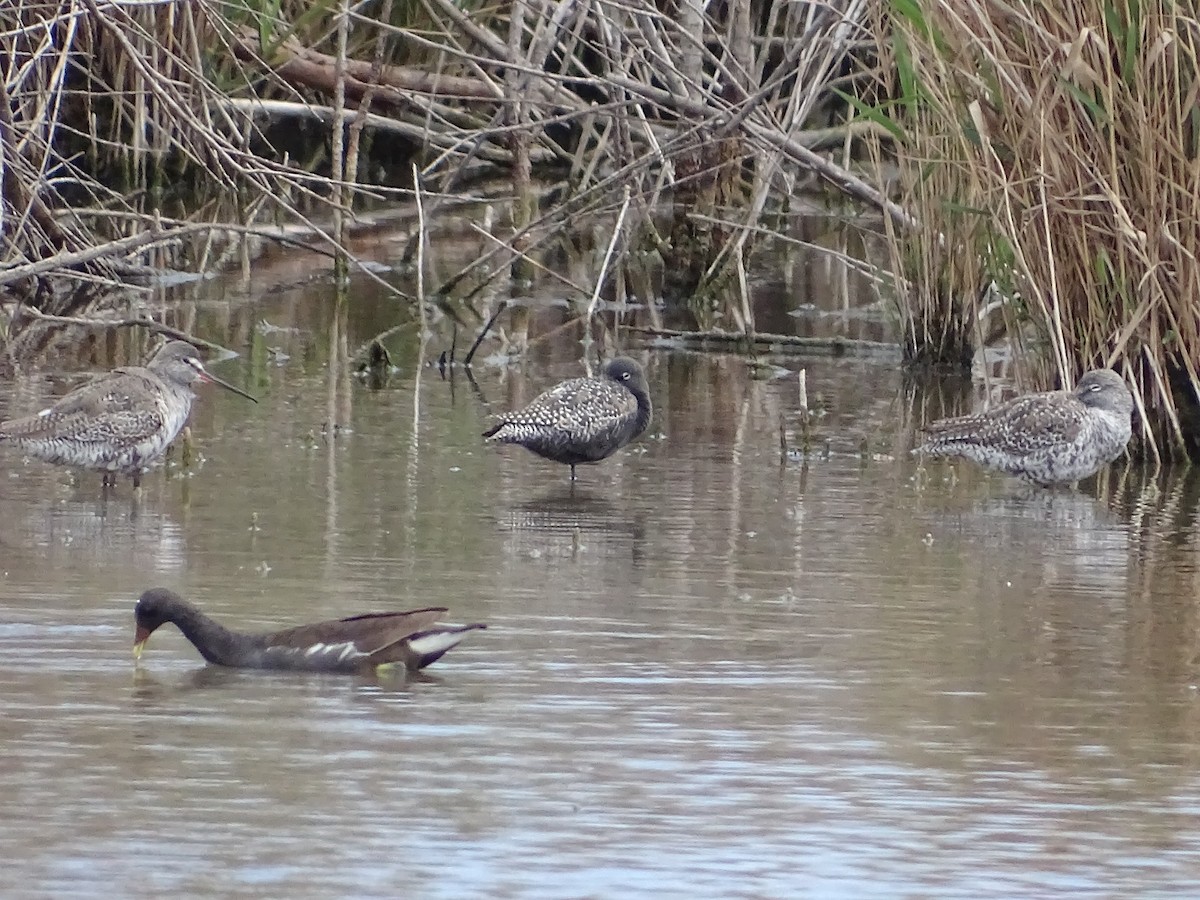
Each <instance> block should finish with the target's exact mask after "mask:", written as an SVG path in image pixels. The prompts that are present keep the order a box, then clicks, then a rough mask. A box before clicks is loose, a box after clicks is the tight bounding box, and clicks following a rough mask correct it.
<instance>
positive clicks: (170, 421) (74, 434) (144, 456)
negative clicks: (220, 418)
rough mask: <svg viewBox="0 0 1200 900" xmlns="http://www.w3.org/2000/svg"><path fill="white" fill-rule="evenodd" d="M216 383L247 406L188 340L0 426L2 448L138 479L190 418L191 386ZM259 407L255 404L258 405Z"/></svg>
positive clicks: (111, 477)
mask: <svg viewBox="0 0 1200 900" xmlns="http://www.w3.org/2000/svg"><path fill="white" fill-rule="evenodd" d="M196 382H211V383H212V384H219V385H220V386H221V387H223V388H225V389H226V390H229V391H233V393H235V394H240V395H241V396H243V397H246V398H248V399H250V400H254V398H253V397H251V396H250V395H249V394H247V393H246V392H245V391H243V390H242V389H241V388H238V387H234V386H233V385H232V384H229V383H228V382H225V381H222V380H221V379H220V378H217V377H216V376H215V375H213V374H211V373H210V372H208V371H207V370H205V368H204V364H203V363H202V362H201V361H200V355H199V352H198V351H197V350H196V348H195V347H193V346H192V345H191V344H189V343H187V342H185V341H168V342H167V343H165V344H163V345H162V347H160V348H159V350H158V352H157V353H155V354H154V357H153V358H152V359H151V360H150V362H148V363H147V364H146V365H145V366H123V367H122V368H119V369H113V370H112V371H111V372H109V373H107V374H105V375H101V376H99V377H97V378H94V379H92V380H91V381H89V382H88V383H87V384H85V385H82V386H81V387H78V388H76V389H75V390H73V391H71V392H70V393H69V394H67V395H66V396H65V397H63V398H62V399H61V400H59V401H58V402H57V403H55V404H54V405H53V406H51V407H50V408H49V409H44V410H42V411H41V412H40V413H37V414H36V415H32V416H26V417H24V418H20V419H10V420H9V421H7V422H3V423H0V443H8V444H11V445H12V446H14V447H16V448H18V449H19V450H22V451H24V452H25V453H28V454H29V455H30V456H34V457H36V458H38V459H40V460H43V461H44V462H48V463H55V464H58V465H64V466H76V467H78V468H81V469H92V470H96V471H100V472H103V473H104V484H105V486H108V485H110V484H112V483H113V482H114V481H115V480H116V475H117V474H122V475H128V476H130V477H132V478H133V486H134V487H135V488H136V487H140V486H141V483H142V474H143V473H144V472H145V471H146V470H147V469H148V468H149V467H150V466H152V465H154V464H155V463H157V462H158V461H159V460H161V459H162V456H163V454H164V453H165V452H166V450H167V446H168V445H169V444H170V443H171V441H173V440H175V436H176V435H178V434H179V432H180V430H181V429H182V428H183V426H184V423H186V422H187V418H188V415H189V414H190V413H191V411H192V400H194V399H195V395H194V394H193V393H192V385H193V384H195V383H196ZM255 402H257V401H255Z"/></svg>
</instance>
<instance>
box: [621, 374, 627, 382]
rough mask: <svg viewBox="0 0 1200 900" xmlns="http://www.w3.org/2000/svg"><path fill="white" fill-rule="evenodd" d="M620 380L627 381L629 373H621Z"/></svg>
mask: <svg viewBox="0 0 1200 900" xmlns="http://www.w3.org/2000/svg"><path fill="white" fill-rule="evenodd" d="M621 378H622V380H624V381H628V380H629V373H628V372H622V373H621Z"/></svg>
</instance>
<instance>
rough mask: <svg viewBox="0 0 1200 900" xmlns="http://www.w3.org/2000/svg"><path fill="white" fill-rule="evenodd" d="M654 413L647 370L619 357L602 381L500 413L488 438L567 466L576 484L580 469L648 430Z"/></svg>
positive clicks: (566, 387)
mask: <svg viewBox="0 0 1200 900" xmlns="http://www.w3.org/2000/svg"><path fill="white" fill-rule="evenodd" d="M651 414H652V407H651V404H650V390H649V387H648V386H647V384H646V375H645V373H644V372H643V371H642V367H641V366H640V365H638V363H637V362H636V361H635V360H632V359H630V358H629V357H626V356H618V357H617V358H616V359H612V360H610V361H609V362H607V363H606V364H605V365H604V369H603V370H602V372H601V374H600V376H599V377H596V378H572V379H571V380H569V381H564V382H562V383H561V384H559V385H556V386H555V387H552V388H551V389H550V390H548V391H546V392H545V393H543V394H540V395H538V396H537V397H536V398H535V399H534V400H533V402H532V403H530V404H529V405H528V406H526V407H525V408H524V409H519V410H515V411H514V412H510V413H506V414H503V415H501V416H500V417H499V419H500V421H499V423H498V424H497V425H496V426H495V427H493V428H490V429H489V430H487V431H485V432H484V433H483V436H484V437H485V438H487V439H488V440H490V441H498V442H500V443H502V444H520V445H521V446H522V447H525V448H526V449H528V450H532V451H533V452H534V453H536V454H537V455H538V456H542V457H545V458H546V459H549V460H552V461H554V462H560V463H565V464H567V465H569V466H570V467H571V480H572V481H574V480H575V466H577V465H579V464H580V463H595V462H599V461H600V460H602V459H607V458H608V457H609V456H612V455H613V454H614V453H616V452H617V451H618V450H620V449H621V448H622V447H624V446H625V445H626V444H628V443H629V442H630V441H632V440H633V439H634V438H636V437H637V436H638V435H640V434H641V433H642V432H643V431H645V430H646V427H647V426H648V425H649V424H650V417H651Z"/></svg>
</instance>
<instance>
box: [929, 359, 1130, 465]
mask: <svg viewBox="0 0 1200 900" xmlns="http://www.w3.org/2000/svg"><path fill="white" fill-rule="evenodd" d="M1132 412H1133V396H1132V395H1131V394H1130V393H1129V388H1128V387H1126V386H1125V382H1124V381H1123V380H1122V379H1121V376H1120V375H1118V374H1117V373H1116V372H1114V371H1112V370H1111V369H1093V370H1092V371H1090V372H1085V373H1084V375H1083V377H1082V378H1080V379H1079V383H1078V384H1077V385H1076V386H1075V390H1073V391H1048V392H1046V393H1041V394H1026V395H1025V396H1024V397H1015V398H1013V399H1012V400H1009V401H1008V402H1006V403H1002V404H1000V405H999V406H997V407H995V408H993V409H989V410H987V411H986V412H981V413H976V414H974V415H970V416H959V417H958V418H954V419H943V420H942V421H940V422H934V423H933V424H932V425H930V426H928V427H927V428H926V429H925V440H924V442H923V443H922V444H921V445H920V446H918V447H917V448H916V449H915V450H914V452H917V453H928V454H929V455H930V456H961V457H963V458H965V459H970V460H974V461H975V462H977V463H979V464H980V465H981V466H984V467H985V468H988V469H993V470H996V471H999V472H1005V473H1007V474H1009V475H1017V476H1020V477H1022V478H1025V479H1026V480H1028V481H1032V482H1034V483H1035V484H1040V485H1043V486H1048V485H1051V484H1066V483H1069V482H1072V481H1078V480H1079V479H1080V478H1087V477H1088V476H1089V475H1094V474H1095V473H1096V472H1098V471H1100V469H1102V468H1103V467H1104V466H1106V465H1108V464H1109V463H1110V462H1112V461H1113V460H1114V459H1116V458H1117V457H1118V456H1120V455H1121V452H1122V451H1123V450H1124V449H1125V445H1126V444H1128V443H1129V438H1130V435H1131V434H1132V428H1131V427H1130V420H1129V417H1130V414H1131V413H1132Z"/></svg>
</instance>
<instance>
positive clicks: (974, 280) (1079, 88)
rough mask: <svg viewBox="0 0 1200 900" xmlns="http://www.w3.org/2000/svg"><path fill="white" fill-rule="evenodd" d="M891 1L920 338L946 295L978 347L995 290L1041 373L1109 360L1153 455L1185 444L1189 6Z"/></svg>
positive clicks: (1198, 41)
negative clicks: (986, 302)
mask: <svg viewBox="0 0 1200 900" xmlns="http://www.w3.org/2000/svg"><path fill="white" fill-rule="evenodd" d="M892 9H893V14H892V16H891V19H890V21H885V22H882V23H881V29H880V31H881V35H884V36H885V40H886V41H887V43H888V45H889V46H890V47H891V48H892V50H893V56H892V62H893V64H894V68H893V71H894V72H896V74H897V76H898V81H897V84H896V88H895V89H896V91H897V93H898V94H900V95H902V99H903V102H902V103H901V104H899V105H898V107H897V110H896V115H895V120H896V121H897V122H901V123H903V127H904V129H905V140H904V141H903V143H902V148H901V151H900V152H901V163H902V170H903V171H904V172H905V173H906V181H907V187H908V192H907V195H906V202H907V203H908V204H909V205H910V206H911V208H912V209H913V210H914V211H915V212H916V214H917V216H918V218H919V219H921V221H922V223H923V226H924V227H923V228H922V229H921V230H920V231H918V232H912V233H910V234H909V235H904V236H901V235H897V236H896V237H897V240H896V241H895V242H894V246H895V247H896V250H895V254H896V256H897V258H898V260H900V261H901V262H902V263H903V264H904V270H905V272H906V273H907V274H908V276H909V277H910V278H911V279H912V280H913V282H914V283H918V284H921V285H923V288H922V290H921V291H916V292H914V296H915V302H914V304H913V306H912V314H911V318H912V320H913V321H914V323H915V325H914V332H915V333H916V334H917V335H918V338H917V342H916V343H917V344H918V345H919V344H921V342H922V341H929V340H930V338H929V336H927V335H922V334H921V333H920V329H922V328H925V329H936V328H937V327H939V326H938V324H937V323H940V322H945V321H946V316H945V304H949V303H951V301H950V300H948V299H946V298H955V299H954V301H953V304H954V305H955V307H956V311H955V313H954V314H953V316H952V318H954V319H955V320H956V322H957V326H958V327H959V328H961V329H962V337H963V339H964V340H965V341H967V342H970V343H971V344H973V345H974V344H976V343H977V342H978V335H977V334H975V333H974V329H975V328H976V325H975V323H976V317H977V314H978V313H979V312H980V311H981V307H982V303H981V301H980V298H981V296H983V293H984V289H985V288H986V287H987V286H988V285H989V283H990V282H992V281H994V282H996V283H997V284H998V286H999V287H1000V292H1001V294H1002V295H1006V296H1007V297H1009V301H1008V302H1007V303H1005V304H1004V305H1003V313H1004V316H1005V321H1006V323H1007V324H1008V334H1009V338H1010V340H1011V341H1012V342H1013V344H1014V347H1015V349H1016V350H1017V353H1018V355H1019V356H1025V357H1026V358H1029V357H1030V356H1032V357H1035V358H1036V359H1037V360H1039V362H1040V365H1041V366H1042V369H1041V374H1040V380H1042V381H1044V382H1048V381H1051V380H1052V378H1051V377H1050V375H1051V373H1057V375H1058V376H1059V377H1060V378H1061V379H1062V380H1063V381H1065V382H1068V383H1069V382H1071V381H1073V380H1074V378H1075V377H1076V376H1077V374H1078V373H1079V372H1081V371H1082V370H1084V369H1087V368H1091V367H1093V366H1108V365H1113V366H1115V367H1117V368H1118V369H1119V370H1121V371H1123V372H1124V373H1125V374H1126V376H1127V378H1128V379H1129V381H1130V382H1131V383H1132V384H1133V385H1135V386H1136V388H1137V391H1136V393H1137V394H1138V395H1139V396H1138V402H1139V405H1140V406H1141V408H1142V409H1141V411H1142V413H1143V415H1142V421H1143V422H1144V423H1145V427H1146V428H1147V429H1148V431H1147V432H1146V433H1145V436H1146V437H1147V438H1149V440H1148V441H1147V444H1148V446H1149V447H1150V448H1152V451H1153V452H1159V451H1163V452H1167V453H1171V452H1174V451H1176V450H1179V449H1181V448H1183V447H1184V446H1185V445H1186V444H1188V443H1193V445H1194V442H1195V437H1194V432H1193V429H1194V428H1195V425H1194V423H1193V424H1192V425H1190V426H1187V425H1185V424H1184V423H1183V422H1182V421H1181V409H1182V410H1187V409H1188V408H1190V407H1194V406H1196V402H1197V397H1200V392H1198V386H1200V380H1198V379H1197V361H1198V359H1200V307H1198V300H1200V265H1198V264H1197V259H1198V255H1200V159H1198V149H1200V105H1198V103H1197V97H1198V95H1200V78H1198V72H1200V66H1198V65H1197V49H1198V47H1200V21H1198V20H1197V18H1196V16H1195V10H1194V8H1193V7H1192V6H1191V5H1190V4H1172V3H1167V2H1147V3H1141V4H1125V3H1120V2H1116V0H1113V2H1104V0H1073V2H1071V3H1065V4H1064V3H1051V2H1048V0H1046V2H1043V0H1009V2H1002V0H965V2H964V0H940V2H933V3H927V4H921V5H920V7H919V9H918V7H917V6H916V5H915V4H904V3H896V4H894V5H893V7H892ZM901 82H903V86H902V85H901ZM909 239H912V240H915V241H916V245H915V248H912V247H911V246H910V245H909V244H908V243H907V241H908V240H909ZM968 257H969V258H968ZM1018 297H1019V299H1014V298H1018ZM930 323H933V324H930ZM932 340H933V343H934V344H935V345H936V342H937V340H938V338H937V336H936V335H935V336H933V338H932ZM1030 351H1032V353H1031V352H1030ZM1036 377H1037V376H1036V374H1035V378H1036Z"/></svg>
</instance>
